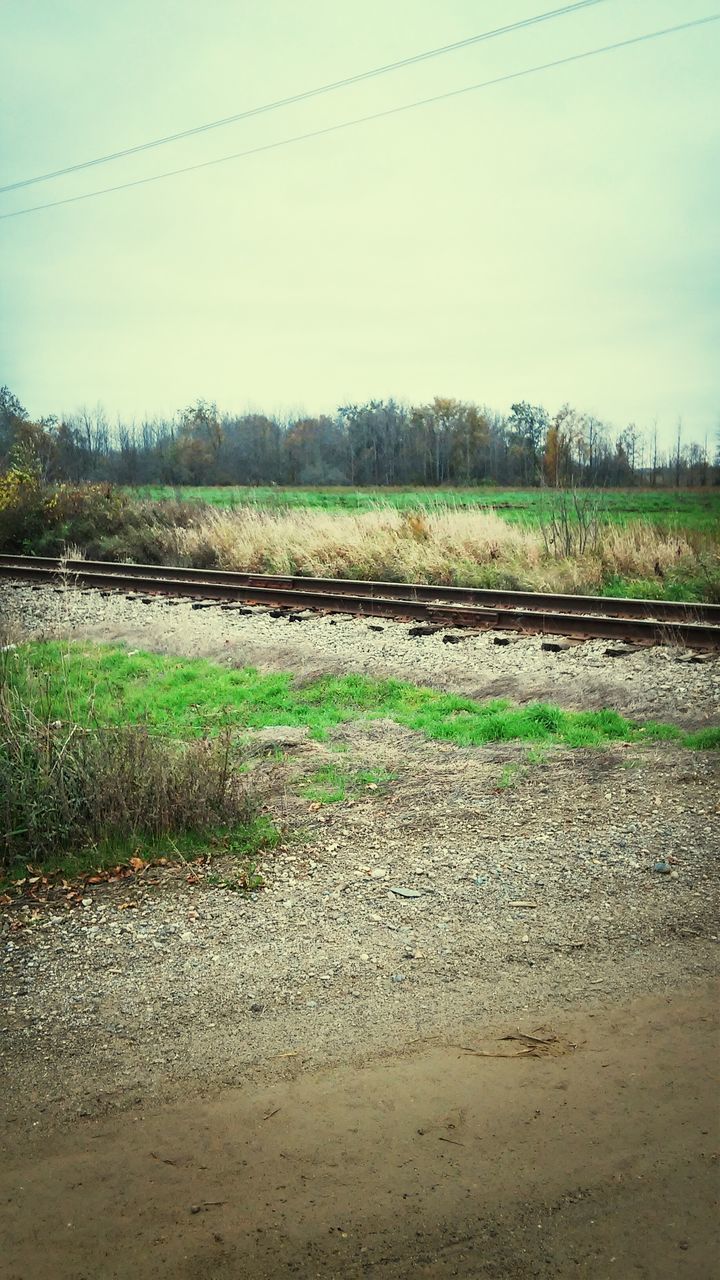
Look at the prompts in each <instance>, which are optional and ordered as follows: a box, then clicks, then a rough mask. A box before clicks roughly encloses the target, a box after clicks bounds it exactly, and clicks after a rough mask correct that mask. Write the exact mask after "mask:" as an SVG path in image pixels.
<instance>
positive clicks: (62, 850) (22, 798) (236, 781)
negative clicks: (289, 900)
mask: <svg viewBox="0 0 720 1280" xmlns="http://www.w3.org/2000/svg"><path fill="white" fill-rule="evenodd" d="M45 659H47V661H45ZM93 659H95V660H94V661H93ZM97 677H98V667H97V655H92V658H91V657H90V655H89V654H87V653H84V651H83V650H82V649H81V648H80V647H79V646H78V647H76V648H75V649H74V650H72V651H70V652H68V653H65V652H64V651H63V650H62V649H61V648H60V647H59V646H50V647H48V649H47V652H46V651H45V647H44V646H38V647H37V648H36V647H35V646H29V647H27V648H20V649H9V650H4V651H2V650H0V873H2V874H3V876H5V877H9V878H10V879H12V878H13V877H17V873H18V871H20V873H21V875H23V874H24V873H23V871H22V868H23V867H26V866H27V864H28V863H30V864H31V865H33V866H42V868H43V870H44V871H48V870H52V871H59V872H60V873H61V874H65V875H66V876H67V875H76V874H82V873H83V872H84V871H86V870H88V869H90V868H98V867H102V866H107V865H114V864H116V863H118V862H126V861H127V860H128V859H129V858H131V857H132V856H137V855H140V856H141V857H142V858H143V859H144V860H146V859H147V857H148V856H152V857H157V856H159V855H160V854H163V855H164V854H167V853H172V852H174V853H176V854H184V853H185V852H187V850H188V849H190V848H192V847H197V845H198V844H200V843H201V842H202V843H204V845H205V846H206V847H207V842H208V838H209V837H211V836H217V834H218V833H219V832H220V833H223V834H224V835H226V836H231V837H232V838H233V839H234V840H235V842H236V845H238V842H239V844H241V845H242V846H243V849H244V851H245V852H252V851H254V850H255V849H256V848H257V847H258V843H259V842H260V843H262V842H264V840H265V838H266V836H267V832H266V831H265V830H264V824H263V822H262V821H261V820H260V815H259V814H258V811H257V806H256V805H255V804H254V802H253V799H252V797H251V795H250V794H249V792H248V790H247V788H246V786H245V785H244V781H243V780H242V779H241V770H240V766H241V764H242V753H241V749H240V744H239V743H238V742H237V740H236V739H235V738H234V737H233V736H232V735H231V734H230V733H229V732H228V730H227V727H220V730H219V732H218V731H216V732H213V733H207V732H205V733H190V734H189V735H177V734H175V733H170V732H158V731H156V729H155V726H154V725H153V724H152V723H151V722H150V720H149V719H148V718H147V717H138V716H132V717H128V718H123V717H122V716H118V715H115V716H111V715H109V714H107V706H106V705H104V706H101V708H100V711H99V713H97V712H96V709H95V707H94V705H93V700H92V696H90V697H89V698H88V697H87V696H85V695H87V693H88V691H89V690H90V688H91V685H92V684H93V682H97V684H98V687H100V685H101V683H102V681H101V680H98V679H97ZM110 687H111V688H114V689H115V696H118V695H117V689H116V687H115V686H114V685H113V684H112V682H111V685H110ZM103 712H104V713H103ZM140 850H142V853H140Z"/></svg>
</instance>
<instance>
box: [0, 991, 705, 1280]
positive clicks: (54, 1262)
mask: <svg viewBox="0 0 720 1280" xmlns="http://www.w3.org/2000/svg"><path fill="white" fill-rule="evenodd" d="M715 1014H716V1005H715V1001H714V998H713V989H712V988H711V987H710V986H708V985H707V984H703V985H701V986H695V987H693V988H692V989H690V990H685V991H679V992H677V993H676V994H674V995H672V996H664V997H659V998H653V999H643V1000H639V1001H634V1002H631V1003H629V1004H627V1005H624V1006H622V1007H618V1006H614V1007H610V1008H608V1007H601V1006H599V1007H597V1008H596V1009H593V1010H589V1011H584V1012H577V1011H575V1012H572V1013H568V1011H567V1010H563V1011H559V1012H558V1013H557V1014H556V1015H555V1016H554V1017H553V1016H552V1015H549V1020H550V1021H551V1022H552V1029H553V1031H554V1032H555V1033H556V1034H557V1035H559V1036H561V1037H562V1040H561V1047H563V1048H565V1050H566V1052H565V1053H563V1054H562V1055H561V1056H558V1057H547V1058H535V1057H532V1056H527V1057H520V1058H519V1059H517V1060H512V1058H510V1057H480V1056H476V1055H475V1054H470V1053H468V1052H466V1051H465V1050H464V1049H463V1048H459V1047H456V1046H454V1045H447V1044H442V1045H438V1046H437V1047H434V1048H427V1047H425V1048H423V1049H422V1050H420V1051H418V1052H417V1053H416V1054H414V1055H413V1054H410V1055H408V1056H403V1057H400V1058H395V1059H392V1058H391V1059H385V1060H382V1061H378V1062H375V1063H371V1064H369V1065H367V1066H365V1067H364V1068H362V1069H361V1070H359V1071H358V1070H354V1069H352V1068H350V1069H340V1070H335V1071H327V1072H322V1071H321V1072H315V1073H310V1074H308V1075H302V1076H300V1077H298V1078H297V1079H295V1080H293V1081H291V1082H284V1083H279V1084H276V1085H275V1086H273V1087H272V1088H267V1089H263V1090H260V1091H257V1090H245V1089H243V1088H242V1087H239V1088H237V1089H233V1090H228V1091H224V1092H222V1093H220V1094H218V1095H216V1096H214V1097H213V1098H212V1099H211V1100H209V1101H208V1100H199V1099H196V1098H194V1097H193V1096H191V1091H189V1095H190V1096H187V1097H186V1098H185V1099H184V1100H183V1101H182V1103H180V1104H178V1105H175V1106H172V1107H153V1108H151V1109H148V1110H146V1109H145V1108H144V1107H143V1105H142V1102H139V1103H138V1104H136V1105H135V1106H133V1107H132V1108H131V1109H130V1110H128V1111H126V1112H123V1113H121V1114H119V1115H118V1114H115V1115H112V1116H110V1117H103V1118H100V1119H93V1120H86V1121H84V1122H80V1123H79V1124H77V1125H75V1126H73V1127H71V1128H64V1129H62V1130H61V1131H58V1132H50V1134H49V1135H48V1134H47V1133H46V1132H45V1124H46V1122H45V1120H44V1119H42V1118H40V1120H39V1121H38V1123H37V1125H36V1126H35V1127H34V1129H31V1130H30V1131H29V1132H28V1131H27V1130H25V1131H23V1132H22V1133H14V1132H13V1130H12V1129H11V1132H10V1146H11V1150H10V1152H9V1153H8V1154H6V1156H5V1158H4V1160H3V1167H2V1175H1V1183H2V1200H3V1204H4V1211H3V1218H4V1227H3V1237H4V1247H3V1254H4V1264H5V1271H4V1274H5V1276H6V1277H7V1280H126V1277H127V1278H128V1280H129V1278H130V1277H133V1280H135V1278H142V1280H146V1278H147V1280H150V1277H153V1278H155V1277H157V1278H158V1280H159V1278H161V1277H162V1278H163V1280H165V1278H166V1277H167V1278H168V1280H169V1278H170V1277H173V1278H178V1280H225V1278H226V1277H227V1278H228V1280H229V1278H230V1277H232V1278H233V1280H241V1278H242V1280H244V1278H245V1277H247V1278H248V1280H250V1277H253V1278H255V1277H257V1278H258V1280H260V1278H265V1277H268V1278H269V1277H278V1276H303V1277H323V1278H324V1280H329V1278H330V1277H343V1278H345V1277H348V1278H350V1277H377V1278H380V1277H382V1278H383V1280H390V1278H391V1277H392V1278H393V1280H395V1278H398V1280H399V1278H400V1277H408V1276H413V1277H415V1276H417V1277H427V1278H428V1280H429V1278H430V1277H432V1280H440V1278H441V1277H442V1278H443V1280H444V1278H445V1277H450V1276H461V1277H483V1278H485V1277H493V1278H495V1280H514V1278H517V1280H526V1278H528V1280H529V1277H547V1278H548V1280H549V1278H550V1277H566V1276H567V1277H570V1276H573V1277H575V1276H578V1277H588V1278H590V1277H592V1280H600V1278H601V1277H603V1278H605V1277H607V1278H608V1280H615V1278H617V1280H620V1278H622V1280H629V1278H630V1277H647V1278H648V1280H650V1278H651V1277H652V1280H663V1278H665V1277H667V1280H683V1278H685V1277H687V1280H691V1278H692V1280H713V1277H714V1276H716V1275H717V1270H716V1265H717V1258H718V1252H717V1250H718V1245H719V1244H720V1241H719V1240H718V1239H717V1237H716V1234H715V1232H714V1229H713V1222H714V1221H716V1220H717V1219H716V1217H715V1213H716V1203H717V1195H718V1190H720V1186H719V1179H718V1165H717V1160H718V1144H719V1139H720V1135H719V1134H718V1125H717V1120H718V1115H717V1100H718V1094H717V1063H718V1055H717V1049H718V1044H717V1036H716V1032H715ZM505 1029H506V1028H498V1029H497V1031H501V1030H505ZM525 1029H526V1030H530V1028H529V1026H528V1025H527V1020H526V1021H525ZM543 1034H547V1033H546V1032H545V1033H542V1032H541V1033H540V1035H543ZM465 1040H466V1041H467V1046H466V1047H467V1048H476V1049H477V1048H484V1050H485V1051H486V1052H500V1053H506V1054H514V1053H516V1052H519V1051H520V1050H521V1049H522V1048H523V1042H517V1041H500V1040H498V1039H496V1038H495V1037H494V1036H492V1035H490V1034H488V1032H487V1030H486V1031H485V1033H484V1034H483V1035H481V1033H480V1029H479V1028H476V1029H474V1030H473V1029H472V1028H468V1029H467V1033H466V1037H465ZM571 1045H575V1046H576V1047H575V1048H574V1049H572V1048H571Z"/></svg>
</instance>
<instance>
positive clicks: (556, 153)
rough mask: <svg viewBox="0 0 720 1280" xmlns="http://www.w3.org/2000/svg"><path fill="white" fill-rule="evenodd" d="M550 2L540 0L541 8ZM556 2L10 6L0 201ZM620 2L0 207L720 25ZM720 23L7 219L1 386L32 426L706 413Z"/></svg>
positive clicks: (666, 424) (664, 419) (661, 4)
mask: <svg viewBox="0 0 720 1280" xmlns="http://www.w3.org/2000/svg"><path fill="white" fill-rule="evenodd" d="M560 3H562V0H555V4H556V5H557V4H560ZM551 7H553V5H552V0H443V3H442V4H439V3H438V2H437V0H302V3H298V2H297V0H206V2H205V3H204V4H200V3H198V0H151V2H150V3H148V0H142V2H141V0H118V2H117V3H112V4H111V3H98V0H64V2H63V3H62V4H58V3H57V0H4V4H3V15H2V25H3V34H4V45H5V56H4V59H3V74H2V78H1V81H0V99H1V104H0V105H1V107H2V124H1V128H2V138H1V139H0V163H1V171H2V178H1V182H2V184H3V185H4V184H5V183H7V182H12V181H16V180H19V179H21V178H25V177H29V176H32V175H34V174H37V173H42V172H45V171H47V170H50V169H55V168H58V167H62V166H63V165H66V164H71V163H74V162H76V161H80V160H84V159H87V158H90V157H93V156H95V155H98V154H101V153H104V152H108V151H111V150H115V149H118V148H122V147H125V146H129V145H132V144H133V143H136V142H142V141H144V140H146V139H148V138H154V137H157V136H159V135H164V134H167V133H170V132H174V131H177V130H180V129H184V128H188V127H191V126H193V125H194V124H198V123H202V122H203V121H206V120H211V119H213V118H217V117H220V116H225V115H228V114H232V113H235V112H238V111H241V110H243V109H245V108H247V107H252V106H256V105H259V104H262V103H265V102H269V101H272V100H273V99H277V98H280V97H284V96H287V95H288V94H292V93H295V92H300V91H302V90H304V89H308V88H312V87H314V86H316V85H320V84H323V83H325V82H327V81H331V80H335V79H338V78H341V77H345V76H349V75H353V74H355V73H357V72H360V71H363V70H365V69H368V68H370V67H373V66H377V65H379V64H383V63H386V62H389V61H393V60H395V59H399V58H403V57H405V56H408V55H410V54H413V53H417V52H420V51H422V50H424V49H429V48H432V47H434V46H438V45H443V44H446V43H449V42H451V41H456V40H460V39H463V38H464V37H467V36H470V35H473V34H476V33H478V32H481V31H484V30H486V29H489V28H492V27H495V26H498V25H501V24H505V23H509V22H512V21H515V20H518V19H521V18H525V17H528V16H530V15H533V14H537V13H540V12H542V11H543V10H546V9H549V8H551ZM719 7H720V6H718V3H717V0H603V2H602V3H598V4H596V5H594V6H593V7H591V8H588V9H586V10H583V11H580V12H578V13H575V14H571V15H569V16H565V17H562V18H558V19H555V20H553V21H549V22H546V23H544V24H542V25H540V26H537V27H534V28H532V27H531V28H528V29H526V30H524V31H522V32H519V33H515V34H512V35H510V36H506V37H503V38H501V39H496V40H493V41H491V42H488V43H484V44H477V45H475V46H471V47H470V48H468V49H465V50H463V51H461V52H455V53H451V54H448V55H445V56H443V57H441V58H437V59H435V60H433V61H429V62H426V63H422V64H420V65H419V66H415V67H413V68H410V69H404V70H402V71H399V72H396V73H394V74H392V75H387V76H384V77H382V78H380V79H375V80H370V81H368V82H366V83H365V84H362V85H358V86H355V87H353V88H350V89H345V90H341V91H338V92H335V93H332V94H328V95H326V96H324V97H321V98H318V99H316V100H314V101H311V102H308V103H304V104H301V105H297V106H294V107H291V108H287V109H283V110H281V111H275V112H272V113H269V114H266V115H263V116H260V117H258V118H255V119H251V120H247V121H244V122H241V123H237V124H234V125H230V126H227V127H224V128H222V129H218V130H215V131H213V132H210V133H206V134H203V135H200V136H199V137H195V138H192V139H188V140H186V141H184V142H181V143H175V144H172V145H169V146H164V147H162V148H160V149H158V150H154V151H146V152H144V153H142V154H141V155H139V156H135V157H132V158H127V159H124V160H121V161H119V162H116V163H113V164H107V165H103V166H101V167H98V168H94V169H89V170H86V171H85V172H82V173H79V174H75V175H73V176H71V177H66V178H63V179H60V180H56V181H53V182H47V183H43V184H41V185H37V186H34V187H28V188H26V189H24V190H19V191H14V192H12V193H8V194H4V195H2V196H0V211H1V212H9V211H11V210H13V209H20V208H25V207H26V206H28V205H33V204H37V203H43V202H45V201H48V200H54V199H61V198H63V197H66V196H70V195H75V194H78V193H80V192H86V191H91V190H94V189H96V188H98V187H103V186H109V185H114V184H116V183H120V182H125V181H129V180H131V179H133V178H137V177H143V176H146V175H149V174H153V173H157V172H159V171H162V170H164V169H172V168H177V167H180V166H182V165H190V164H193V163H196V162H199V161H203V160H209V159H213V158H215V157H217V156H222V155H225V154H227V153H229V152H233V151H239V150H242V149H246V148H249V147H254V146H259V145H262V144H263V143H266V142H271V141H275V140H277V139H282V138H286V137H289V136H292V135H294V134H298V133H302V132H304V131H307V130H312V129H317V128H322V127H325V126H327V125H331V124H336V123H338V122H340V121H343V120H349V119H352V118H353V117H354V116H358V115H363V114H367V113H368V112H372V111H376V110H382V109H384V108H388V107H391V106H395V105H398V104H401V103H405V102H410V101H412V100H413V99H417V98H422V97H427V96H429V95H432V94H438V93H442V92H445V91H447V90H450V89H456V88H460V87H462V86H463V85H468V84H473V83H474V82H477V81H481V80H486V79H489V78H492V77H495V76H501V75H503V74H506V73H508V72H512V71H517V70H521V69H523V68H525V67H531V66H533V65H534V64H537V63H542V62H545V61H548V60H552V59H556V58H561V57H564V56H567V55H569V54H572V53H575V52H578V51H581V50H585V49H591V48H593V47H595V46H598V45H603V44H607V43H609V42H611V41H616V40H622V39H627V38H628V37H630V36H634V35H637V34H639V33H642V32H645V31H651V30H654V29H657V28H661V27H665V26H670V25H674V24H676V23H678V22H684V21H688V20H690V19H692V18H697V17H701V16H704V15H706V14H709V13H712V12H714V11H715V10H717V9H718V8H719ZM719 55H720V22H718V23H714V24H711V25H709V26H706V27H704V28H699V29H695V30H690V31H686V32H683V33H680V34H678V35H675V36H671V37H668V38H665V39H662V40H657V41H650V42H648V43H645V44H643V45H639V46H636V47H633V48H628V49H623V50H619V51H617V52H614V53H610V54H607V55H604V56H602V57H597V58H592V59H589V60H587V61H584V62H580V63H577V64H575V65H569V66H565V67H561V68H558V69H556V70H552V71H548V72H544V73H539V74H536V75H532V76H528V77H526V78H523V79H519V80H512V81H510V82H508V83H504V84H500V85H496V86H494V87H492V88H486V89H482V90H480V91H477V92H474V93H468V94H465V95H463V96H460V97H457V98H454V99H451V100H450V101H447V102H442V103H438V104H435V105H433V106H426V107H420V108H418V109H417V110H413V111H410V112H407V113H405V114H401V115H397V116H394V117H390V118H386V119H384V120H381V121H377V122H374V123H368V124H363V125H360V126H359V127H357V128H352V129H348V130H346V131H343V132H340V133H336V134H330V135H328V136H325V137H320V138H315V139H313V140H310V141H305V142H300V143H298V144H296V145H293V146H288V147H284V148H281V149H278V150H271V151H267V152H265V153H262V154H259V155H255V156H251V157H249V158H245V159H241V160H235V161H231V162H229V163H227V164H223V165H218V166H217V167H214V168H209V169H205V170H201V171H200V172H196V173H189V174H186V175H183V176H180V177H174V178H169V179H167V180H166V181H163V182H157V183H154V184H150V185H147V186H140V187H136V188H134V189H130V190H126V191H120V192H117V193H115V194H113V195H104V196H100V197H98V198H97V199H92V200H87V201H83V202H81V203H78V204H70V205H66V206H64V207H61V208H55V209H47V210H45V211H42V212H36V213H33V214H30V215H28V216H25V217H18V218H12V219H8V220H4V221H0V252H1V254H2V275H1V281H2V284H1V287H2V309H1V313H0V324H1V326H2V327H1V329H0V343H1V346H0V383H2V382H7V383H8V384H9V385H10V386H11V388H12V389H13V390H14V391H15V392H16V394H17V395H18V396H19V397H20V399H21V400H22V401H23V402H24V403H25V404H26V406H27V408H28V409H29V411H30V412H31V414H33V415H34V416H40V415H43V414H48V413H51V412H56V413H62V412H71V411H72V410H73V409H76V408H77V407H78V406H79V405H81V404H87V405H94V404H95V403H97V402H101V403H102V404H103V405H104V406H105V408H106V409H107V411H108V412H109V414H110V415H111V417H114V416H115V414H118V413H119V414H121V415H123V416H124V417H133V416H134V417H141V416H143V415H150V416H153V415H159V414H169V413H172V412H173V411H174V410H175V409H177V408H179V407H180V406H182V405H184V404H187V403H189V402H190V401H192V400H194V399H196V398H197V397H199V396H202V397H205V398H207V399H210V400H217V401H218V403H219V405H220V406H221V408H223V409H229V410H230V409H233V410H235V409H237V410H243V409H245V408H248V407H254V408H262V409H265V410H267V411H286V410H290V411H293V410H298V409H304V410H306V411H308V412H319V411H328V410H332V409H333V408H334V407H335V406H336V405H338V404H344V403H348V402H351V401H359V400H364V399H367V398H371V397H377V398H380V397H387V396H395V397H397V398H400V399H407V400H412V401H416V402H417V401H420V400H424V399H427V398H430V397H432V396H434V395H448V396H457V397H459V398H464V399H473V400H476V401H479V402H481V403H486V404H488V405H490V406H492V407H493V408H495V409H498V410H500V411H507V410H508V409H509V406H510V404H511V403H512V401H514V400H519V399H528V400H531V401H533V402H541V403H543V404H545V405H546V406H547V408H548V409H550V411H554V410H555V409H556V408H557V407H558V406H559V405H560V404H561V403H562V402H564V401H570V402H571V403H572V404H574V405H575V406H576V407H578V408H579V409H583V410H587V411H590V412H593V413H595V414H597V415H598V416H600V417H602V418H604V419H606V420H609V421H612V422H614V423H615V424H616V425H617V426H618V427H622V426H624V425H625V424H626V423H627V422H629V421H631V420H634V421H635V422H637V424H638V426H640V427H642V428H645V427H647V426H648V425H649V424H650V423H651V422H652V420H653V419H655V418H657V419H658V422H659V425H660V429H661V432H662V433H663V435H664V436H666V438H667V436H669V434H670V432H671V430H672V428H673V425H674V423H675V421H676V419H677V417H678V415H682V418H683V421H684V424H685V429H686V432H687V435H688V437H690V436H694V437H696V438H699V439H702V438H703V437H704V436H705V434H706V433H707V434H710V435H711V436H712V435H714V431H715V429H716V427H717V425H718V421H719V420H720V390H719V386H718V381H719V379H718V372H719V370H720V359H719V358H718V352H720V323H719V313H720V307H719V305H718V293H719V289H718V286H719V280H718V275H719V261H720V253H719V249H720V244H719V230H718V228H719V225H720V223H719V219H718V211H719V210H720V145H719V142H720V109H719V108H720V99H719V92H718V82H719V78H718V66H719Z"/></svg>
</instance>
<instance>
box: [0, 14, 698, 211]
mask: <svg viewBox="0 0 720 1280" xmlns="http://www.w3.org/2000/svg"><path fill="white" fill-rule="evenodd" d="M719 19H720V13H714V14H709V15H708V16H707V17H705V18H695V19H694V20H693V21H691V22H681V23H679V24H678V25H677V26H675V27H664V28H662V29H661V30H659V31H648V32H645V33H644V34H643V35H640V36H632V37H631V38H630V39H628V40H617V41H615V42H614V43H613V44H606V45H601V46H599V47H598V48H596V49H586V50H584V51H583V52H582V53H572V54H569V55H568V56H567V57H565V58H556V59H554V61H552V62H542V63H539V64H537V65H536V66H534V67H525V68H524V69H523V70H522V71H511V72H508V73H507V74H506V75H502V76H495V77H494V78H493V79H492V80H481V81H479V83H477V84H469V85H464V86H463V88H461V89H450V90H448V91H447V92H446V93H438V94H434V95H433V96H432V97H430V98H420V99H417V100H416V101H415V102H406V103H404V104H403V105H401V106H399V107H388V108H387V109H386V110H384V111H374V112H372V113H371V114H370V115H365V116H357V117H355V118H354V119H353V120H343V121H341V122H340V123H339V124H331V125H326V126H325V127H324V128H322V129H312V130H309V131H308V132H307V133H299V134H295V135H294V136H293V137H290V138H280V139H279V140H278V141H277V142H266V143H263V144H262V145H261V146H257V147H249V148H248V149H247V150H245V151H235V152H233V153H232V154H231V155H227V156H218V157H216V159H214V160H203V161H201V162H200V163H198V164H189V165H184V166H183V167H182V168H179V169H168V170H165V172H163V173H155V174H151V175H150V176H149V177H146V178H135V179H134V180H133V181H131V182H120V183H118V184H117V185H116V186H113V187H101V188H100V189H98V190H97V191H86V192H83V193H82V194H81V195H77V196H66V197H65V198H64V199H62V200H50V201H48V202H46V203H45V204H35V205H30V206H28V207H27V208H25V209H15V210H14V211H13V212H11V213H2V214H0V221H4V220H5V219H7V218H19V217H21V216H22V215H24V214H27V213H38V212H39V211H40V210H42V209H56V208H58V207H59V206H60V205H66V204H77V203H78V202H79V201H81V200H92V199H95V197H96V196H105V195H111V194H113V193H114V192H116V191H127V190H129V189H130V188H131V187H142V186H146V185H147V184H148V183H150V182H160V181H162V180H163V179H165V178H175V177H178V176H179V175H180V174H184V173H194V172H197V170H199V169H210V168H212V167H213V166H214V165H218V164H227V163H228V161H230V160H240V159H244V158H245V157H247V156H254V155H259V154H260V153H261V152H264V151H276V150H278V149H279V148H280V147H288V146H292V145H293V144H294V143H297V142H307V141H309V140H310V139H311V138H321V137H324V136H326V135H327V134H331V133H339V132H341V131H342V130H344V129H352V128H354V127H355V126H356V125H360V124H368V123H370V122H371V121H373V120H383V119H387V118H388V117H389V116H395V115H400V114H401V113H402V112H405V111H412V110H414V109H415V108H416V107H426V106H430V105H431V104H433V103H436V102H446V101H448V100H449V99H450V98H457V97H460V96H461V95H462V94H465V93H473V92H474V91H476V90H478V89H488V88H490V87H491V86H493V85H497V84H506V83H507V82H509V81H511V80H520V79H522V78H523V77H524V76H530V75H535V74H537V73H538V72H541V71H551V70H553V69H555V68H557V67H565V66H568V65H569V64H570V63H573V62H581V61H583V60H585V59H587V58H595V57H598V56H599V55H600V54H603V53H612V52H614V51H615V50H616V49H627V48H629V47H630V46H633V45H639V44H644V43H645V42H646V41H648V40H657V39H659V38H660V37H662V36H670V35H675V34H676V33H678V32H680V31H687V30H689V29H690V28H692V27H700V26H704V25H707V24H708V23H710V22H717V21H718V20H719Z"/></svg>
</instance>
